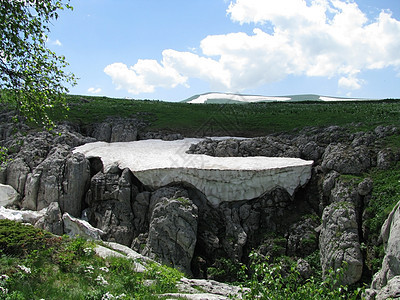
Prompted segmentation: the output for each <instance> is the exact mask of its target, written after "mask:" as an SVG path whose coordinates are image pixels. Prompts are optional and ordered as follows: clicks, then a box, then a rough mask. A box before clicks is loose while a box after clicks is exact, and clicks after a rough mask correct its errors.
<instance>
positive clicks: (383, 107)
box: [52, 95, 400, 136]
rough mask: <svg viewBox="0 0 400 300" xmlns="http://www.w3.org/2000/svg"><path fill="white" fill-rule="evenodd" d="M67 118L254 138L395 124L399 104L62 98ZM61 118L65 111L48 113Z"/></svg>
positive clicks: (399, 122) (397, 123)
mask: <svg viewBox="0 0 400 300" xmlns="http://www.w3.org/2000/svg"><path fill="white" fill-rule="evenodd" d="M67 102H68V103H69V105H70V110H69V112H68V113H67V114H68V117H67V118H66V119H67V120H69V121H71V122H74V123H77V124H82V125H87V124H92V123H95V122H100V121H103V120H104V119H106V118H107V117H109V116H118V117H123V118H125V117H135V116H136V117H139V118H142V119H144V120H146V121H149V122H150V123H151V125H150V126H149V127H148V129H149V130H164V131H171V132H179V133H182V134H185V135H188V136H190V135H202V134H204V135H210V134H216V135H227V134H231V135H242V136H259V135H265V134H269V133H274V132H283V131H292V130H294V129H302V128H305V127H308V126H317V127H323V126H329V125H339V126H346V127H354V124H361V126H359V127H358V129H359V130H363V129H372V128H375V127H376V126H377V125H395V126H400V101H399V100H386V101H359V102H345V103H343V102H329V103H328V102H290V103H275V102H273V103H251V104H242V105H230V104H225V105H221V104H200V105H199V104H188V103H182V102H179V103H171V102H163V101H150V100H128V99H112V98H107V97H92V96H84V97H83V96H73V95H68V96H67ZM52 114H53V116H54V117H55V118H56V120H65V118H64V114H65V111H62V110H61V109H56V110H54V111H53V112H52Z"/></svg>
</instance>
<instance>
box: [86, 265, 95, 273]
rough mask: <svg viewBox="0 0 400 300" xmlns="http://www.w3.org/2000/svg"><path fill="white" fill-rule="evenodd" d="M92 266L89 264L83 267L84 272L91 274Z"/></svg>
mask: <svg viewBox="0 0 400 300" xmlns="http://www.w3.org/2000/svg"><path fill="white" fill-rule="evenodd" d="M93 271H94V267H93V266H92V265H89V266H87V267H86V269H85V273H89V274H93Z"/></svg>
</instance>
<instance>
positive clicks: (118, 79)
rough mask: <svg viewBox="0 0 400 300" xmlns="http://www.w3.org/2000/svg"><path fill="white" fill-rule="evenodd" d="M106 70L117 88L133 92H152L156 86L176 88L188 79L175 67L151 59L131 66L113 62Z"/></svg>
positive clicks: (139, 61) (141, 60) (142, 60)
mask: <svg viewBox="0 0 400 300" xmlns="http://www.w3.org/2000/svg"><path fill="white" fill-rule="evenodd" d="M104 72H105V73H106V74H107V75H109V76H110V77H111V78H112V81H113V83H114V84H115V85H116V86H117V89H126V90H127V91H128V92H129V93H131V94H140V93H152V92H154V91H155V88H156V87H164V88H174V87H176V86H177V85H179V84H182V85H185V83H186V81H187V78H186V77H185V76H182V75H180V74H179V73H178V71H177V70H175V69H174V68H171V67H169V66H168V65H160V64H159V63H158V62H157V61H156V60H151V59H139V60H138V62H137V63H136V64H135V65H134V66H132V67H129V68H128V66H127V65H125V64H123V63H113V64H111V65H108V66H106V67H105V68H104Z"/></svg>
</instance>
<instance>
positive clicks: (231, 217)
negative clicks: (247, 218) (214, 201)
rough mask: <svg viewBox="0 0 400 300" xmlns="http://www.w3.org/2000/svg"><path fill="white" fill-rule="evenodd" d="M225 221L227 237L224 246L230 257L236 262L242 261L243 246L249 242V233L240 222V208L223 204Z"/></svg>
mask: <svg viewBox="0 0 400 300" xmlns="http://www.w3.org/2000/svg"><path fill="white" fill-rule="evenodd" d="M221 210H222V213H223V215H224V221H225V226H224V227H225V237H224V239H223V240H222V246H223V248H224V250H225V252H226V253H227V254H228V257H229V258H230V259H231V260H232V261H234V262H240V261H241V259H242V255H243V247H244V246H245V245H246V242H247V234H246V232H245V231H244V229H243V227H242V226H241V223H240V217H239V210H238V209H237V208H230V207H227V205H224V204H223V205H222V206H221Z"/></svg>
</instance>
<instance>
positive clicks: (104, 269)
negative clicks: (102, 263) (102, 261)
mask: <svg viewBox="0 0 400 300" xmlns="http://www.w3.org/2000/svg"><path fill="white" fill-rule="evenodd" d="M100 270H101V271H103V272H106V273H108V272H109V271H110V270H109V269H108V268H107V267H101V268H100Z"/></svg>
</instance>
